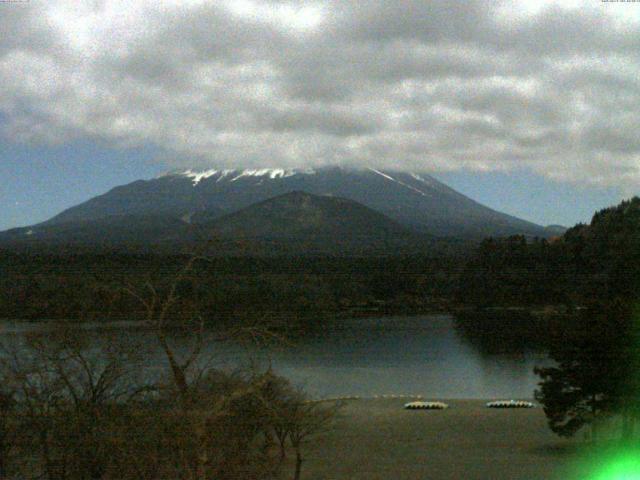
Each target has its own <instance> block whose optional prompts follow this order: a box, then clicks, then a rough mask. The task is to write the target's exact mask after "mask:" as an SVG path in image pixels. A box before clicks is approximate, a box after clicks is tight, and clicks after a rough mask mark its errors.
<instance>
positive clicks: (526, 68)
mask: <svg viewBox="0 0 640 480" xmlns="http://www.w3.org/2000/svg"><path fill="white" fill-rule="evenodd" d="M0 32H1V33H0V142H1V143H0V178H1V179H2V182H0V203H1V204H2V205H3V212H0V229H1V228H9V227H12V226H16V225H22V224H28V223H33V222H35V221H41V220H44V219H45V218H48V217H49V216H51V215H53V214H54V213H57V212H58V211H59V210H61V209H62V208H65V207H68V206H70V205H73V204H75V203H78V202H80V201H82V200H85V199H87V198H89V197H91V196H93V195H96V194H99V193H103V192H104V191H106V190H107V189H109V188H111V187H113V186H115V185H117V184H121V183H124V182H128V181H132V180H134V179H137V178H148V177H151V176H154V175H157V174H159V173H160V172H162V171H164V170H168V169H173V168H180V167H185V166H189V167H191V166H203V167H204V166H210V165H213V166H220V167H266V166H277V167H295V166H316V165H324V164H343V165H353V166H375V167H378V168H388V169H407V170H413V171H424V172H432V173H433V174H434V175H435V176H436V177H438V178H440V179H442V180H444V181H446V182H448V183H449V184H450V185H451V186H453V187H454V188H458V189H460V190H461V191H462V192H463V193H467V194H469V195H471V196H472V197H473V198H475V199H477V200H479V201H481V202H483V203H486V204H489V205H490V206H492V207H494V208H498V209H501V210H503V211H507V212H509V213H513V214H516V215H519V216H522V217H524V218H527V219H529V220H533V221H537V222H540V223H565V224H570V223H574V222H576V221H581V220H587V219H588V218H589V216H590V213H591V212H592V211H593V210H594V209H595V208H600V207H603V206H607V205H608V204H611V203H615V202H617V201H618V200H620V199H621V198H623V197H626V196H630V195H632V194H635V193H640V187H639V186H640V131H639V128H640V3H629V2H612V1H608V2H607V1H600V0H588V1H584V2H578V1H571V0H564V1H562V2H557V3H556V2H553V1H544V0H527V1H520V2H518V1H500V0H485V1H476V0H464V1H460V2H455V1H452V0H448V1H431V2H428V1H418V0H398V1H389V0H318V1H314V0H309V1H306V2H302V1H296V2H292V1H285V0H228V1H223V0H218V1H208V2H205V1H196V0H175V1H169V0H166V1H163V0H135V1H133V0H128V1H115V0H114V1H101V0H95V1H90V0H73V1H57V0H46V1H45V0H30V1H18V0H9V1H7V0H0Z"/></svg>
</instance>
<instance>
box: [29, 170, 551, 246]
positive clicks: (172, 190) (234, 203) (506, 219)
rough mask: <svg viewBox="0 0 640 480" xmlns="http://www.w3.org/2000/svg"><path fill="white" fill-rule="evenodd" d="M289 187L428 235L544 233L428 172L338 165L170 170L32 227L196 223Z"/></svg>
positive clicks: (118, 188) (473, 235)
mask: <svg viewBox="0 0 640 480" xmlns="http://www.w3.org/2000/svg"><path fill="white" fill-rule="evenodd" d="M293 191H305V192H308V193H310V194H313V195H323V196H327V195H333V196H336V197H341V198H345V199H350V200H353V201H355V202H358V203H361V204H362V205H364V206H366V207H369V208H371V209H373V210H376V211H378V212H380V213H382V214H384V215H386V216H387V217H389V218H391V219H392V220H394V221H396V222H398V223H400V224H402V225H404V226H405V227H408V228H411V229H413V230H415V231H418V232H421V233H427V234H430V235H436V236H449V237H460V238H472V239H476V238H482V237H485V236H506V235H512V234H525V235H530V236H548V234H547V233H546V232H545V229H544V228H543V227H541V226H539V225H535V224H533V223H530V222H527V221H525V220H521V219H519V218H516V217H512V216H510V215H506V214H504V213H500V212H497V211H495V210H492V209H490V208H488V207H485V206H483V205H481V204H479V203H477V202H475V201H473V200H471V199H470V198H468V197H466V196H464V195H462V194H460V193H458V192H456V191H455V190H453V189H451V188H449V187H447V186H446V185H444V184H443V183H441V182H439V181H438V180H436V179H435V178H433V177H431V176H429V175H426V174H417V173H406V172H393V171H388V170H376V169H372V168H370V169H363V170H356V169H348V168H341V167H327V168H320V169H315V170H314V169H298V170H296V169H290V170H287V169H260V170H249V169H247V170H207V171H202V172H196V171H193V170H187V171H184V172H174V173H170V174H167V175H163V176H161V177H159V178H155V179H152V180H139V181H136V182H133V183H130V184H128V185H123V186H120V187H116V188H114V189H112V190H111V191H109V192H107V193H105V194H104V195H100V196H98V197H95V198H92V199H91V200H88V201H87V202H84V203H82V204H80V205H77V206H75V207H72V208H70V209H68V210H66V211H64V212H62V213H60V214H59V215H57V216H55V217H53V218H52V219H50V220H48V221H47V222H45V223H44V224H41V225H40V226H34V227H32V229H34V230H35V229H36V228H39V227H41V226H43V225H55V224H62V223H68V222H77V221H95V220H98V219H101V218H107V217H112V216H119V215H136V216H155V217H159V216H166V217H171V218H174V219H182V220H184V221H185V222H188V223H196V224H202V223H207V222H210V221H213V220H215V219H217V218H220V217H222V216H224V215H227V214H229V213H233V212H236V211H238V210H241V209H243V208H245V207H248V206H249V205H252V204H255V203H258V202H262V201H264V200H267V199H269V198H273V197H276V196H279V195H282V194H285V193H289V192H293Z"/></svg>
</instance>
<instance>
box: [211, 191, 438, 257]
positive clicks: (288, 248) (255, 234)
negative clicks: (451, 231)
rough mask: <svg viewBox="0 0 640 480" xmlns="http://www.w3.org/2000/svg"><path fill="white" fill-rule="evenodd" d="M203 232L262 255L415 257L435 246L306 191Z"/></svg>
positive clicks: (355, 206)
mask: <svg viewBox="0 0 640 480" xmlns="http://www.w3.org/2000/svg"><path fill="white" fill-rule="evenodd" d="M203 230H205V231H206V232H211V233H210V236H212V237H214V238H220V239H228V240H231V239H233V240H234V241H236V242H240V243H244V244H248V245H250V246H251V248H252V249H254V250H255V249H259V250H260V251H261V252H262V253H264V252H277V253H289V254H329V255H334V254H345V253H348V254H364V253H367V254H371V253H374V252H376V253H390V252H399V251H402V252H403V253H409V252H418V251H425V250H426V249H428V248H429V246H430V245H431V244H432V243H433V242H432V240H431V239H430V238H429V237H426V236H424V235H420V234H417V233H414V232H412V231H410V230H409V229H407V228H406V227H403V226H402V225H400V224H398V223H396V222H395V221H393V220H391V219H390V218H388V217H386V216H385V215H382V214H381V213H378V212H376V211H374V210H372V209H370V208H368V207H365V206H364V205H361V204H359V203H357V202H354V201H352V200H348V199H345V198H339V197H331V196H319V195H312V194H309V193H306V192H302V191H294V192H289V193H285V194H283V195H279V196H277V197H274V198H271V199H268V200H265V201H264V202H259V203H257V204H254V205H251V206H249V207H247V208H244V209H242V210H240V211H238V212H235V213H231V214H229V215H226V216H224V217H222V218H219V219H216V220H214V221H213V222H211V223H209V224H205V225H203Z"/></svg>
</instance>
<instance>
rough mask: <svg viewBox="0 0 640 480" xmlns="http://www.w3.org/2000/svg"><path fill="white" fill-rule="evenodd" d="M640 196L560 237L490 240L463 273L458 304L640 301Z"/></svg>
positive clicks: (597, 215)
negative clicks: (620, 299) (605, 300)
mask: <svg viewBox="0 0 640 480" xmlns="http://www.w3.org/2000/svg"><path fill="white" fill-rule="evenodd" d="M639 272H640V198H637V197H636V198H633V199H632V200H629V201H625V202H622V203H621V204H620V205H618V206H616V207H612V208H608V209H604V210H601V211H599V212H597V213H596V214H595V215H594V216H593V219H592V221H591V223H590V224H589V225H584V224H579V225H576V226H575V227H573V228H570V229H569V230H567V232H566V233H565V234H564V235H562V236H561V237H558V238H555V239H551V240H546V239H534V240H527V239H525V238H524V237H522V236H515V237H510V238H507V239H487V240H484V241H483V242H482V243H481V245H480V246H479V247H478V248H477V250H476V252H475V253H474V254H473V255H472V256H471V258H470V260H469V261H468V262H467V263H466V266H465V269H464V272H462V274H461V275H459V277H458V278H459V280H460V289H459V294H460V296H459V301H460V302H463V303H468V304H472V305H476V306H517V305H526V306H532V305H553V304H555V305H559V304H563V305H570V306H571V305H573V306H587V305H588V304H589V303H591V302H594V301H596V302H599V301H602V300H603V299H613V298H616V297H621V298H637V297H638V293H639V285H640V275H639Z"/></svg>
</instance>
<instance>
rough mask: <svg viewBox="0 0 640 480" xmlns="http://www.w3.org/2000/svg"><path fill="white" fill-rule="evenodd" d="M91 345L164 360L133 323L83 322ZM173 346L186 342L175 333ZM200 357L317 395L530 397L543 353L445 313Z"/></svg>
mask: <svg viewBox="0 0 640 480" xmlns="http://www.w3.org/2000/svg"><path fill="white" fill-rule="evenodd" d="M1 327H2V329H1V330H0V338H2V340H3V341H4V342H6V343H13V344H19V343H20V342H21V337H22V336H23V335H24V333H25V332H29V331H46V330H47V329H48V328H51V327H50V326H47V325H43V324H37V325H34V324H25V323H11V322H4V323H3V324H2V325H1ZM78 328H81V329H82V331H83V335H85V334H86V336H87V337H88V338H89V339H90V341H92V342H96V343H100V342H105V341H107V342H129V343H131V344H132V345H136V347H135V348H138V349H140V351H141V352H143V353H142V354H143V356H144V364H145V366H146V368H147V369H148V372H149V375H153V372H154V371H156V372H157V370H158V367H159V366H163V365H164V358H163V356H162V355H161V353H160V351H159V350H158V348H157V344H156V341H155V339H154V338H153V336H152V335H151V333H150V332H149V331H146V330H145V329H143V328H140V327H139V326H136V325H135V324H132V323H116V324H113V323H112V324H89V325H83V326H81V327H78ZM173 342H174V344H175V345H176V347H177V349H179V350H182V351H186V350H187V348H188V341H187V339H185V338H184V337H180V336H177V337H176V338H174V339H173ZM203 357H204V358H206V359H207V360H208V361H211V362H212V365H214V366H218V367H226V368H233V367H236V366H241V365H247V364H248V363H249V362H251V361H254V362H257V363H259V364H260V365H263V366H264V365H268V364H269V363H271V365H272V366H273V368H274V370H275V371H276V372H277V373H279V374H281V375H284V376H286V377H288V378H289V379H291V380H292V381H293V382H294V383H296V384H297V385H300V386H302V387H304V388H305V390H306V391H307V392H308V393H309V394H310V395H312V396H313V397H316V398H326V397H336V396H352V395H355V396H364V397H372V396H375V395H399V394H403V395H405V394H406V395H423V396H425V397H428V398H432V399H438V398H479V399H494V398H532V396H533V391H534V390H535V388H536V385H537V382H538V377H537V376H536V375H535V374H534V373H533V367H534V366H536V365H544V364H548V363H549V361H548V359H547V357H546V355H544V354H541V353H535V352H531V351H522V352H517V353H515V352H510V353H487V352H486V351H482V349H480V348H478V347H476V346H475V345H474V342H473V341H471V340H469V339H467V338H465V337H463V336H462V335H461V334H460V333H459V331H458V330H456V328H455V322H454V319H453V318H452V317H451V316H448V315H425V316H412V317H385V318H372V319H352V320H341V321H340V322H338V321H334V322H331V323H330V324H329V325H327V326H326V327H323V328H322V329H318V330H317V331H315V332H312V333H310V334H309V335H306V336H305V337H304V338H300V339H296V340H294V341H292V343H291V344H287V345H279V346H277V347H275V348H274V347H270V348H258V347H256V346H254V345H247V344H242V345H241V344H238V343H234V344H230V343H228V342H225V343H222V342H209V343H208V344H207V346H206V348H205V352H204V353H203Z"/></svg>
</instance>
